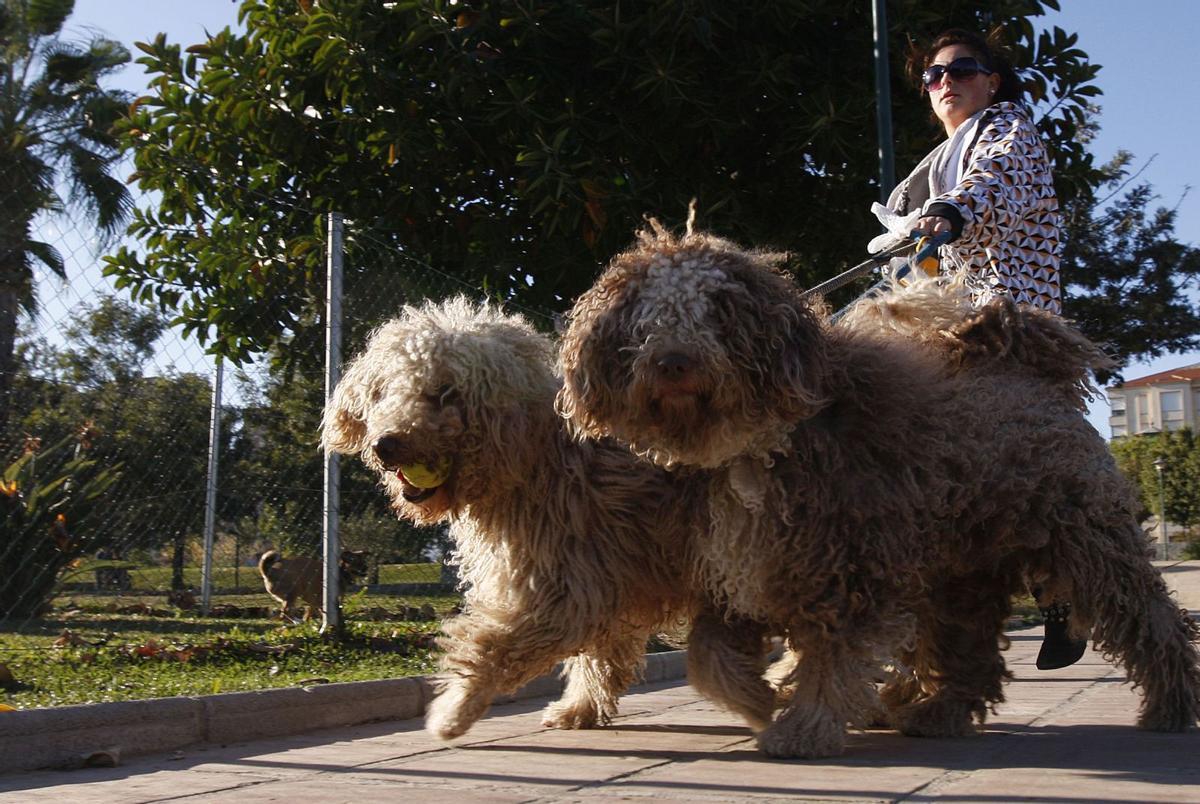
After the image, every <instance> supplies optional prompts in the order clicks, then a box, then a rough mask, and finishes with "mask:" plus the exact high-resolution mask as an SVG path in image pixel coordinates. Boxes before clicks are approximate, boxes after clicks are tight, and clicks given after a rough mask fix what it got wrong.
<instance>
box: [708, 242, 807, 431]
mask: <svg viewBox="0 0 1200 804" xmlns="http://www.w3.org/2000/svg"><path fill="white" fill-rule="evenodd" d="M730 273H731V275H732V277H733V278H734V279H735V280H736V282H735V285H736V287H737V290H736V291H735V292H732V293H730V294H729V295H728V296H727V297H726V300H725V303H724V304H722V305H721V306H720V308H719V309H718V311H717V315H718V317H719V318H720V319H721V323H720V326H721V330H722V333H723V334H724V335H725V337H726V341H727V346H728V348H729V351H730V352H731V353H732V354H735V355H740V356H742V357H741V359H740V360H739V362H741V363H742V366H741V367H742V369H743V370H744V371H745V372H746V373H747V374H748V375H749V376H748V379H749V380H750V382H751V383H752V385H753V386H754V387H753V389H752V390H753V392H754V396H756V397H757V398H759V399H761V400H763V402H764V403H765V409H766V410H769V411H771V412H773V413H776V414H777V415H779V416H780V417H781V418H783V419H785V420H788V421H795V420H797V419H805V418H809V417H810V416H813V415H815V414H816V413H817V412H818V411H819V410H820V409H821V408H822V407H824V406H825V404H826V402H827V399H826V392H825V390H824V389H825V387H826V385H827V382H826V378H827V375H828V372H829V365H830V363H829V359H828V355H827V350H826V347H825V340H826V339H825V337H824V325H823V324H822V316H823V313H824V309H823V308H822V307H821V306H819V305H818V306H815V307H814V305H812V304H810V303H809V302H808V301H807V300H805V299H804V297H803V296H802V295H801V291H800V289H799V287H798V286H797V285H796V283H795V282H793V281H792V279H791V278H790V277H788V276H787V275H785V274H784V273H783V272H782V271H780V270H779V269H777V268H775V267H774V266H773V265H771V264H770V262H769V261H768V259H767V258H766V257H765V256H760V255H750V256H749V258H748V259H747V260H746V262H745V263H743V264H742V265H741V266H739V267H737V268H735V269H734V270H732V271H731V272H730Z"/></svg>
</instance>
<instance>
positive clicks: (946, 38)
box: [906, 26, 1025, 103]
mask: <svg viewBox="0 0 1200 804" xmlns="http://www.w3.org/2000/svg"><path fill="white" fill-rule="evenodd" d="M1002 34H1003V28H1001V27H999V26H997V27H995V28H993V29H992V31H991V33H990V34H988V36H987V38H986V39H985V38H984V37H982V36H980V35H979V34H977V33H974V32H973V31H965V30H963V29H962V28H950V29H949V30H946V31H942V32H941V33H940V34H938V35H937V37H935V38H934V40H933V41H932V42H930V43H929V46H928V47H920V46H919V45H917V44H916V43H915V42H914V43H912V44H910V46H909V49H908V63H907V65H906V67H907V72H908V74H909V76H910V77H911V78H912V79H913V81H914V82H915V83H916V84H917V86H919V87H921V91H922V92H924V91H925V86H924V84H922V82H921V73H923V72H924V71H925V68H926V67H928V66H929V65H930V64H932V63H933V59H934V57H935V56H937V54H938V51H939V50H941V49H942V48H944V47H950V46H951V45H963V46H965V47H966V48H967V49H968V50H970V51H971V55H972V56H974V57H975V58H976V60H978V61H979V63H980V64H982V65H983V66H984V67H986V68H988V69H989V70H991V71H992V72H994V73H996V74H997V75H999V76H1000V86H998V87H997V88H996V94H995V95H994V96H993V97H992V103H1000V102H1001V101H1012V102H1014V103H1021V102H1022V100H1023V98H1024V95H1025V90H1024V88H1023V87H1022V86H1021V79H1020V78H1018V77H1017V73H1016V71H1015V70H1014V69H1013V67H1012V63H1011V62H1010V61H1009V60H1008V57H1007V54H1006V51H1007V47H1005V45H1004V44H1003V41H1002V39H1001V35H1002Z"/></svg>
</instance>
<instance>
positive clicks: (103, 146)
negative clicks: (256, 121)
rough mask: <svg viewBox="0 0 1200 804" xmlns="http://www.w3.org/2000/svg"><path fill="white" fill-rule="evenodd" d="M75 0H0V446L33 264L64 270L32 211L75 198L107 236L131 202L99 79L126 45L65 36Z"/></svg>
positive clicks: (114, 103) (113, 99)
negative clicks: (115, 170) (38, 234)
mask: <svg viewBox="0 0 1200 804" xmlns="http://www.w3.org/2000/svg"><path fill="white" fill-rule="evenodd" d="M74 6H75V3H74V0H2V2H0V176H3V177H4V185H3V186H2V188H0V451H2V450H3V448H4V447H5V446H6V442H7V441H9V440H10V439H9V433H8V431H7V424H8V411H9V401H10V389H11V384H12V378H13V377H14V376H15V371H14V368H15V364H14V362H13V360H14V352H15V349H16V331H17V317H18V315H19V313H20V311H21V309H22V308H24V309H25V310H28V311H32V310H33V309H34V308H35V306H36V299H35V297H34V285H33V268H34V265H35V264H38V263H40V264H42V265H44V266H46V267H47V268H48V269H49V270H50V271H51V272H53V273H55V274H57V275H58V276H60V277H63V278H65V275H66V269H65V266H64V264H63V259H62V256H61V255H60V254H59V253H58V251H57V250H56V249H55V248H54V246H53V245H52V244H50V243H46V242H43V241H40V240H36V239H35V232H34V228H33V223H34V219H35V218H36V217H37V216H38V215H40V214H42V213H47V212H50V213H53V212H58V211H61V210H64V209H69V208H72V207H74V208H76V209H77V210H78V211H81V212H83V213H85V214H87V215H88V217H89V218H90V219H91V220H93V221H94V222H95V223H96V224H97V226H98V227H99V229H100V231H101V233H102V234H108V235H111V234H114V233H116V232H117V231H118V230H119V229H120V228H121V227H122V225H123V224H124V222H125V220H126V217H127V214H128V212H129V210H130V208H131V207H132V199H131V196H130V194H129V191H128V190H127V189H126V188H125V185H124V184H122V183H121V182H120V181H119V180H118V179H116V178H114V177H113V176H112V175H111V169H112V167H113V163H114V162H115V160H116V159H117V158H118V156H119V151H118V148H117V142H116V140H115V139H114V137H113V134H112V126H113V123H114V122H115V121H116V120H117V119H118V118H120V117H123V116H124V115H125V113H126V109H127V107H128V104H129V98H128V96H127V95H126V94H125V93H122V92H119V91H116V90H112V89H106V88H104V87H103V86H101V82H102V81H103V80H104V79H105V78H106V77H108V76H109V75H111V74H112V73H113V72H114V71H116V70H118V69H120V68H121V67H122V66H123V65H124V64H126V63H127V62H128V61H129V53H128V51H126V50H125V48H123V47H122V46H121V45H120V44H118V43H116V42H113V41H111V40H109V39H105V38H103V37H94V38H93V39H91V41H89V42H84V43H74V42H68V41H66V40H64V39H63V38H62V37H61V33H62V29H63V25H64V24H65V23H66V20H67V18H68V17H69V16H70V15H71V12H72V11H73V10H74ZM64 189H65V190H66V192H65V193H64V192H62V191H63V190H64Z"/></svg>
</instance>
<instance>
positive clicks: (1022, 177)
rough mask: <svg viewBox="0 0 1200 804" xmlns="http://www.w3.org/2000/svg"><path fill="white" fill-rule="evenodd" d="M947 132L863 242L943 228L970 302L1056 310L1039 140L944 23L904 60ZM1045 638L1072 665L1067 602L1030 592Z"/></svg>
mask: <svg viewBox="0 0 1200 804" xmlns="http://www.w3.org/2000/svg"><path fill="white" fill-rule="evenodd" d="M910 64H911V65H913V66H916V67H920V68H921V70H922V72H921V88H922V91H923V92H925V93H926V94H928V96H929V102H930V105H931V107H932V109H933V113H934V115H935V116H936V117H937V120H938V122H939V123H941V125H942V127H943V128H944V129H945V131H946V137H947V139H946V140H945V141H944V142H942V143H941V144H940V145H938V146H937V147H936V148H934V149H933V151H931V152H930V153H929V155H928V156H926V157H925V158H924V159H922V160H921V162H920V164H918V165H917V167H916V169H915V170H913V172H912V173H911V174H909V176H908V178H906V179H905V180H904V181H903V182H901V183H900V184H899V185H898V186H897V187H896V189H895V190H893V191H892V194H891V196H890V197H889V198H888V204H887V206H886V207H884V206H883V205H881V204H875V205H874V206H873V207H872V211H874V212H875V214H876V216H877V217H878V218H879V219H880V222H881V223H883V224H884V226H885V227H886V228H887V229H888V233H887V234H885V235H881V236H880V237H877V238H875V240H873V241H871V245H870V248H871V250H872V251H878V250H879V249H882V248H886V247H887V246H889V245H892V244H895V243H897V242H899V241H900V240H901V239H903V238H907V237H909V236H910V233H919V234H921V235H935V234H941V233H943V232H950V233H951V236H952V239H951V241H950V242H949V243H947V244H946V245H944V246H942V247H941V249H940V254H939V256H940V258H941V268H940V270H941V271H942V272H943V273H947V272H961V273H962V274H963V275H964V277H965V279H966V282H967V286H968V287H969V288H970V289H971V294H972V297H973V299H974V301H975V303H976V304H977V305H979V304H985V303H987V301H988V300H989V299H991V298H993V297H995V296H997V295H1001V294H1009V295H1011V296H1012V298H1014V299H1015V300H1016V301H1017V302H1018V303H1020V304H1029V305H1032V306H1034V307H1041V308H1043V309H1046V310H1050V311H1051V312H1054V313H1058V312H1061V310H1062V295H1061V286H1060V283H1059V276H1058V267H1059V253H1060V239H1059V213H1058V199H1057V197H1056V196H1055V193H1054V181H1053V177H1052V176H1051V172H1050V163H1049V160H1048V159H1047V156H1046V147H1045V145H1044V144H1043V142H1042V139H1041V137H1040V136H1039V135H1038V132H1037V129H1036V128H1035V127H1034V125H1033V123H1032V121H1031V120H1030V118H1029V113H1028V112H1027V111H1026V109H1025V107H1024V106H1023V105H1022V104H1021V102H1020V101H1021V94H1022V92H1021V86H1020V82H1019V81H1018V79H1017V76H1016V74H1015V73H1014V72H1013V70H1012V68H1011V67H1010V66H1009V65H1008V64H1007V62H1005V61H1004V59H1003V58H1002V57H1001V56H1000V54H998V53H996V52H994V51H993V49H992V48H991V47H990V46H989V45H988V43H987V41H986V40H985V39H984V38H983V37H981V36H979V35H977V34H973V33H970V32H968V31H963V30H959V29H952V30H949V31H946V32H945V33H943V34H941V35H940V36H938V37H937V38H936V39H935V40H934V41H933V44H932V45H930V47H929V48H928V49H927V50H925V51H924V52H923V53H920V52H917V53H915V54H914V58H913V59H912V60H911V62H910ZM1039 591H1040V590H1038V589H1035V590H1034V593H1035V596H1036V597H1038V605H1039V607H1041V611H1042V614H1043V616H1044V617H1045V621H1046V639H1045V642H1044V643H1043V644H1042V649H1041V652H1040V653H1039V655H1038V662H1037V666H1038V667H1039V668H1040V669H1043V670H1048V669H1054V668H1058V667H1066V666H1067V665H1070V664H1074V663H1075V662H1076V661H1078V660H1079V658H1080V657H1081V656H1082V655H1083V651H1084V649H1085V648H1086V646H1087V642H1086V640H1072V639H1071V638H1070V636H1069V634H1068V630H1067V619H1068V616H1069V614H1070V603H1069V602H1067V601H1065V600H1053V599H1052V598H1051V597H1050V596H1048V595H1045V594H1039Z"/></svg>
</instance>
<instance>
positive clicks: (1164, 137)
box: [71, 0, 1200, 436]
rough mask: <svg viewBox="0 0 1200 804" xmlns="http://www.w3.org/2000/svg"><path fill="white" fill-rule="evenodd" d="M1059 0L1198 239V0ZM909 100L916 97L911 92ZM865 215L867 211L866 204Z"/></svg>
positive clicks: (230, 5) (1131, 136)
mask: <svg viewBox="0 0 1200 804" xmlns="http://www.w3.org/2000/svg"><path fill="white" fill-rule="evenodd" d="M864 5H865V4H864ZM1060 5H1062V6H1063V10H1062V11H1061V12H1058V13H1054V12H1052V13H1051V14H1050V15H1048V16H1047V17H1045V18H1044V19H1045V27H1049V26H1050V25H1057V26H1059V27H1061V28H1063V29H1065V30H1067V31H1071V32H1076V33H1078V34H1079V47H1080V48H1081V49H1083V50H1084V52H1086V53H1087V54H1088V55H1089V57H1090V58H1091V60H1092V62H1094V63H1098V64H1101V65H1103V66H1104V69H1103V70H1102V71H1101V73H1100V76H1099V80H1098V83H1099V85H1100V87H1101V88H1102V89H1103V90H1104V95H1103V96H1102V97H1100V98H1099V103H1100V105H1101V106H1102V107H1103V111H1102V114H1101V117H1100V125H1101V130H1100V134H1099V136H1098V137H1097V139H1096V140H1095V141H1094V142H1093V143H1092V144H1091V149H1092V151H1093V153H1095V154H1096V156H1097V157H1098V158H1099V159H1101V160H1107V159H1108V158H1110V157H1111V156H1113V155H1114V154H1115V153H1116V152H1117V151H1118V150H1120V149H1124V150H1128V151H1131V152H1132V153H1133V154H1134V155H1135V156H1136V157H1137V162H1136V163H1135V167H1141V166H1143V165H1144V164H1145V163H1146V162H1147V161H1148V160H1150V159H1151V157H1154V161H1153V162H1152V163H1151V164H1150V165H1149V166H1148V167H1146V170H1145V172H1144V173H1143V174H1142V178H1144V179H1145V180H1146V181H1148V182H1150V183H1151V184H1153V185H1154V187H1155V190H1156V191H1157V192H1158V194H1159V197H1160V198H1159V204H1160V205H1162V206H1167V207H1177V208H1178V219H1177V226H1176V231H1177V233H1178V235H1179V237H1180V239H1181V240H1184V241H1187V242H1191V243H1197V242H1200V159H1198V158H1197V155H1196V153H1195V149H1196V147H1197V146H1196V145H1195V144H1194V140H1195V138H1196V134H1195V132H1197V131H1200V103H1197V102H1196V101H1197V99H1198V98H1200V92H1197V90H1196V89H1195V81H1196V79H1195V76H1196V74H1197V64H1196V55H1195V50H1194V39H1195V37H1196V36H1197V35H1198V33H1200V0H1141V1H1140V2H1136V3H1132V2H1130V0H1062V2H1061V3H1060ZM238 6H239V3H238V2H233V1H232V0H151V2H147V1H146V0H76V4H75V14H74V16H73V17H72V20H71V25H72V26H73V27H74V28H77V29H93V30H97V31H102V32H104V33H105V34H107V35H108V36H110V37H112V38H114V39H118V40H120V41H122V42H124V43H126V45H127V46H128V47H129V48H130V50H133V46H132V43H133V42H134V41H135V40H139V39H140V40H145V39H151V38H153V37H154V35H155V34H156V33H157V32H159V31H165V32H166V33H167V37H168V39H170V40H171V41H174V42H179V43H182V44H185V45H187V44H193V43H195V42H199V41H201V40H202V38H203V37H204V32H205V30H206V29H207V30H209V31H217V30H219V29H221V28H223V27H225V26H226V25H234V24H236V20H237V9H238ZM864 13H866V12H865V11H864ZM893 22H894V21H893ZM135 55H136V54H135ZM120 83H121V85H122V86H124V87H125V88H127V89H130V90H131V91H139V90H140V89H141V88H142V87H143V86H144V77H143V71H142V68H141V67H140V66H137V65H135V66H132V67H130V68H129V69H127V70H126V72H125V73H124V75H123V76H122V77H121V79H120ZM893 100H894V102H897V103H901V102H904V99H903V98H895V99H893ZM912 100H913V101H914V102H917V99H916V98H915V96H914V98H913V99H912ZM898 167H899V168H900V169H904V166H898ZM1189 187H1191V188H1192V191H1191V192H1190V194H1189V193H1188V192H1187V190H1188V188H1189ZM1181 199H1182V201H1181ZM863 214H864V215H866V214H868V213H867V211H866V210H865V209H864V211H863ZM1068 314H1069V311H1068ZM1194 362H1200V352H1197V353H1189V354H1184V355H1167V356H1164V357H1163V358H1160V359H1157V360H1154V361H1151V362H1149V363H1143V364H1138V365H1134V366H1131V367H1130V368H1129V370H1127V372H1126V377H1127V378H1133V377H1137V376H1141V375H1144V374H1149V373H1152V372H1155V371H1162V370H1165V369H1168V368H1174V367H1177V366H1181V365H1185V364H1188V363H1194ZM1090 418H1091V420H1092V423H1093V424H1095V425H1096V427H1097V429H1099V430H1100V432H1101V433H1103V434H1104V435H1105V436H1108V435H1109V429H1108V424H1107V404H1106V403H1104V402H1103V401H1100V402H1099V403H1098V404H1096V405H1093V410H1092V413H1091V416H1090Z"/></svg>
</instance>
